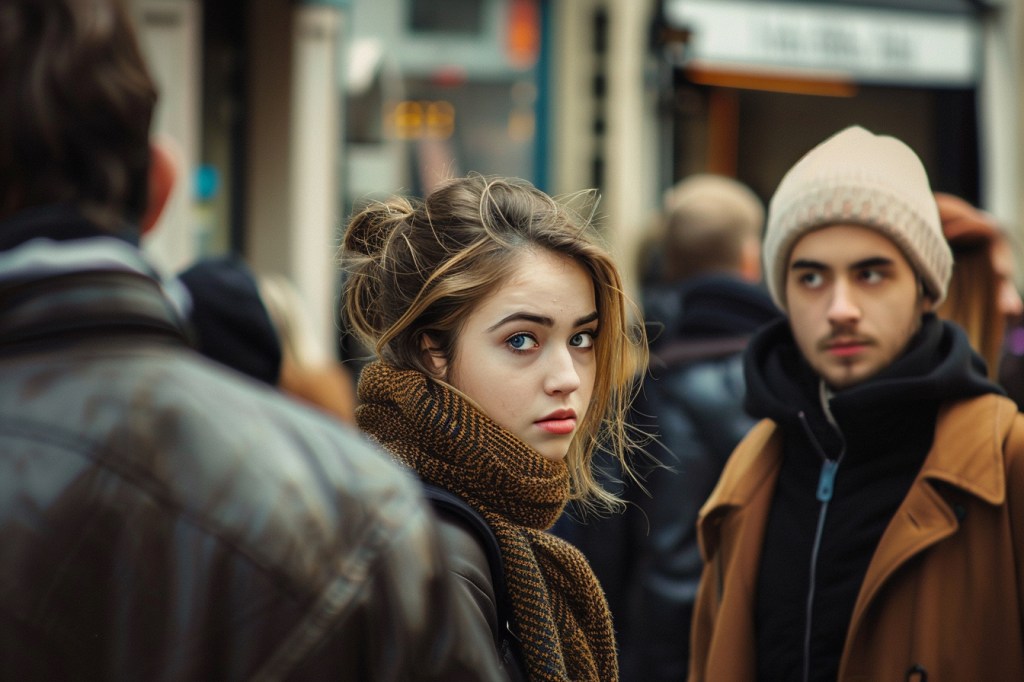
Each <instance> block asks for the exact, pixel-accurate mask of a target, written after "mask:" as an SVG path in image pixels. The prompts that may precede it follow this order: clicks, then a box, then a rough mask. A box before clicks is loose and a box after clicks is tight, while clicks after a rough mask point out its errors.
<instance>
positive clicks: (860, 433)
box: [744, 313, 1003, 681]
mask: <svg viewBox="0 0 1024 682" xmlns="http://www.w3.org/2000/svg"><path fill="white" fill-rule="evenodd" d="M744 374H745V377H746V384H747V397H746V408H747V410H748V411H749V412H750V413H751V414H752V415H753V416H755V417H758V418H769V419H772V420H774V421H775V422H776V423H778V424H779V425H780V426H781V427H782V430H783V443H784V445H783V460H782V468H781V471H780V473H779V478H778V482H777V485H776V489H775V494H774V497H773V499H772V505H771V509H770V511H769V516H768V524H767V528H766V530H765V538H764V545H763V549H762V555H761V562H760V568H759V572H758V586H757V598H756V605H755V619H754V620H755V627H756V630H757V666H758V679H761V680H805V681H809V680H829V681H834V680H835V679H836V675H837V674H838V668H839V659H840V657H841V655H842V650H843V645H844V642H845V639H846V630H847V627H848V625H849V621H850V617H851V616H852V613H853V607H854V604H855V602H856V599H857V594H858V591H859V589H860V585H861V582H862V581H863V579H864V575H865V573H866V571H867V567H868V563H869V562H870V560H871V556H872V554H873V553H874V550H875V547H876V546H877V544H878V541H879V540H880V539H881V536H882V532H883V531H884V530H885V528H886V526H887V525H888V523H889V520H890V519H891V518H892V515H893V514H894V513H895V512H896V509H897V508H898V507H899V504H900V502H901V501H902V500H903V498H904V496H905V495H906V493H907V491H908V490H909V488H910V485H911V483H912V482H913V480H914V478H915V476H916V475H917V473H918V471H919V470H920V467H921V464H922V462H923V461H924V459H925V456H926V455H927V454H928V451H929V450H930V449H931V445H932V438H933V435H934V430H935V420H936V415H937V412H938V408H939V406H940V405H941V404H942V403H944V402H948V401H952V400H960V399H964V398H969V397H972V396H977V395H982V394H985V393H1002V392H1003V391H1002V389H1000V388H999V387H997V386H996V385H994V384H992V383H990V382H989V381H988V380H987V379H986V378H985V364H984V361H983V360H982V359H981V358H980V357H979V356H978V355H977V354H976V353H975V352H974V351H973V350H972V349H971V347H970V344H969V342H968V341H967V337H966V336H965V334H964V333H963V331H961V330H960V328H959V327H956V326H954V325H952V324H950V323H948V322H943V321H940V320H939V319H938V318H936V316H935V315H934V314H931V313H929V314H926V315H925V316H924V320H923V323H922V326H921V329H920V330H919V331H918V333H917V334H916V335H915V336H914V337H913V338H912V339H911V341H910V342H909V343H908V346H907V351H906V352H905V353H904V354H903V355H902V356H901V357H899V358H898V359H897V360H896V361H894V362H893V363H892V364H891V365H889V366H888V367H886V368H885V369H883V370H882V371H881V372H879V373H878V374H877V375H875V376H874V377H871V378H870V379H868V380H867V381H865V382H863V383H861V384H857V385H855V386H851V387H850V388H847V389H844V390H842V391H840V392H838V393H836V394H835V395H833V396H832V398H831V399H830V400H829V410H830V412H831V416H832V421H830V420H829V419H828V417H827V416H826V413H825V409H824V407H823V406H822V397H821V396H822V389H821V380H820V378H819V377H818V376H817V375H816V374H815V372H814V370H813V369H812V368H811V367H810V365H808V364H807V362H806V361H805V360H804V359H803V356H802V355H801V353H800V351H799V349H798V348H797V346H796V342H795V341H794V339H793V336H792V332H791V331H790V327H789V323H788V320H785V319H783V320H780V321H778V322H775V323H773V324H771V325H768V326H767V327H765V328H764V329H762V330H761V332H760V333H759V334H757V335H756V336H755V337H754V339H753V340H752V342H751V344H750V346H749V348H748V351H747V354H746V357H745V366H744ZM833 422H834V423H833ZM809 615H810V617H809Z"/></svg>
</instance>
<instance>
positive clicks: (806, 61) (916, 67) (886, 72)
mask: <svg viewBox="0 0 1024 682" xmlns="http://www.w3.org/2000/svg"><path fill="white" fill-rule="evenodd" d="M665 15H666V19H667V20H668V22H669V23H670V24H671V25H672V26H674V27H678V28H685V29H688V30H690V31H691V32H692V35H691V38H690V43H689V45H688V47H687V51H686V57H687V59H688V60H693V61H694V62H696V63H700V64H704V65H708V66H712V67H715V66H717V67H719V68H754V69H772V70H785V71H809V72H830V73H832V74H839V75H842V76H844V77H846V78H849V79H851V80H855V81H858V82H869V83H893V84H894V83H900V84H915V85H925V84H929V85H938V86H951V87H953V86H959V87H965V86H972V85H974V84H975V82H976V81H977V78H978V69H979V66H978V65H979V60H980V58H979V50H980V35H979V32H980V29H979V27H978V24H977V21H976V20H975V18H974V17H973V16H971V15H953V14H939V13H933V12H923V11H916V12H915V11H906V10H895V9H880V8H867V7H851V6H842V5H834V4H831V5H826V4H812V3H807V4H794V3H781V2H757V1H753V2H751V1H744V0H669V2H668V3H666V5H665Z"/></svg>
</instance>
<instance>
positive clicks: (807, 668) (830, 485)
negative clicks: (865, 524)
mask: <svg viewBox="0 0 1024 682" xmlns="http://www.w3.org/2000/svg"><path fill="white" fill-rule="evenodd" d="M799 417H800V423H801V424H803V427H804V431H805V432H806V433H807V438H808V440H810V441H811V444H812V445H813V446H814V449H815V450H817V452H818V455H819V456H820V457H821V460H822V461H821V473H820V474H819V475H818V490H817V493H816V497H817V498H818V502H820V503H821V506H820V507H819V508H818V526H817V528H816V529H815V531H814V544H813V545H812V547H811V566H810V581H809V583H808V586H807V603H806V606H805V609H806V611H805V625H804V652H803V653H804V655H803V663H804V665H803V668H804V669H803V682H809V680H810V679H811V630H812V629H813V628H812V620H813V613H814V592H815V587H816V580H817V573H818V554H819V552H820V550H821V538H822V535H824V532H825V516H826V515H827V514H828V504H829V502H830V501H831V500H832V494H833V493H834V492H835V482H836V472H837V471H838V470H839V463H840V462H841V461H842V459H843V455H844V454H846V445H845V440H844V441H843V443H844V444H843V446H842V449H841V450H840V451H839V456H838V457H836V458H835V459H830V458H829V457H828V455H826V454H825V451H824V449H823V448H822V447H821V444H820V443H819V442H818V439H817V438H815V436H814V432H813V431H811V426H810V424H809V423H808V422H807V415H806V414H804V412H803V410H801V411H800V413H799ZM830 423H831V420H830ZM833 426H834V425H833ZM836 430H837V432H838V429H836ZM839 437H840V439H841V440H842V433H839Z"/></svg>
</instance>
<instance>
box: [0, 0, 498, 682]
mask: <svg viewBox="0 0 1024 682" xmlns="http://www.w3.org/2000/svg"><path fill="white" fill-rule="evenodd" d="M156 99H157V93H156V88H155V85H154V83H153V81H152V79H151V77H150V74H149V73H148V71H147V68H146V65H145V63H144V61H143V58H142V55H141V53H140V50H139V46H138V44H137V40H136V36H135V32H134V28H133V26H132V25H131V20H130V17H129V14H128V11H127V9H126V7H125V6H124V5H123V4H122V3H121V2H117V1H116V0H4V2H2V3H0V374H2V375H3V377H4V379H3V381H2V382H0V452H3V457H2V458H0V481H2V483H0V545H2V547H3V551H2V553H0V677H2V678H3V679H12V680H13V679H18V680H68V679H110V680H242V679H332V680H365V679H374V680H407V679H408V680H493V679H495V673H496V670H497V667H496V666H497V662H496V661H495V660H494V657H493V654H491V653H490V652H489V650H488V648H487V647H488V633H487V631H486V629H485V628H479V627H477V626H476V625H475V621H473V620H470V619H469V617H468V616H469V611H468V608H467V606H468V605H467V604H466V602H465V601H463V600H462V599H461V595H460V593H459V592H456V591H454V589H453V585H452V583H451V581H450V578H449V574H448V571H447V563H446V561H445V557H444V556H443V554H442V553H441V551H440V548H439V544H438V541H439V539H438V535H437V528H436V525H435V524H434V522H433V517H432V515H431V514H430V513H429V509H428V508H427V507H426V505H425V502H424V500H423V497H422V495H421V494H420V491H419V489H418V487H417V486H416V483H415V481H414V480H413V479H412V478H411V477H410V476H408V475H407V473H406V472H404V471H402V470H401V469H400V468H398V467H397V466H396V465H395V464H394V463H393V462H390V461H388V460H387V459H386V458H383V457H381V456H380V454H379V453H378V452H376V451H375V450H374V449H373V448H371V447H370V446H368V445H367V444H366V443H365V441H363V440H362V439H361V438H359V437H358V435H357V434H356V433H355V432H354V431H349V430H346V429H344V428H342V427H341V426H340V425H338V424H337V422H336V421H335V420H331V419H328V418H326V417H324V416H323V415H321V414H318V413H316V412H314V411H312V410H307V409H304V408H302V407H300V406H299V405H297V404H295V403H294V402H292V401H287V400H285V399H283V398H282V397H281V396H280V395H279V394H278V393H277V392H276V391H272V390H268V389H266V388H263V387H261V386H260V385H259V384H258V383H256V382H254V381H250V380H244V379H242V378H241V377H240V376H239V375H238V374H237V373H233V372H229V371H228V370H226V369H225V368H223V367H222V366H220V365H218V364H216V363H214V362H212V361H209V360H207V359H206V358H203V357H202V356H200V355H199V354H198V353H196V352H195V351H194V350H193V349H192V348H190V347H189V346H188V345H187V343H186V333H185V325H186V322H185V319H184V316H183V309H182V307H181V301H182V298H181V296H180V294H181V292H180V291H179V290H178V286H177V285H176V282H175V280H173V279H164V278H163V277H161V276H160V274H159V273H158V272H157V271H156V270H155V269H154V268H153V267H151V265H150V264H149V263H148V262H147V261H146V259H145V258H144V257H143V255H142V253H141V251H140V249H139V246H138V244H139V240H140V237H141V234H142V232H143V231H145V230H146V229H148V228H149V227H151V226H152V225H153V224H154V223H155V221H156V218H157V217H158V216H159V214H160V210H161V207H162V205H163V203H164V202H165V200H166V198H167V196H168V194H169V192H170V189H171V186H172V185H173V180H174V170H175V169H174V165H173V161H172V160H171V158H170V156H169V155H168V153H167V152H166V151H165V150H164V149H163V148H162V147H160V146H159V145H157V146H153V147H151V145H150V138H149V132H150V122H151V118H152V114H153V108H154V105H155V103H156Z"/></svg>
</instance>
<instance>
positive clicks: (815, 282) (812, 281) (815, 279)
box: [798, 272, 825, 288]
mask: <svg viewBox="0 0 1024 682" xmlns="http://www.w3.org/2000/svg"><path fill="white" fill-rule="evenodd" d="M798 281H799V282H800V283H801V284H803V285H804V286H806V287H811V288H815V287H819V286H821V284H822V282H824V281H825V280H824V278H823V277H822V276H821V273H820V272H805V273H803V274H801V275H800V277H799V278H798Z"/></svg>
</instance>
